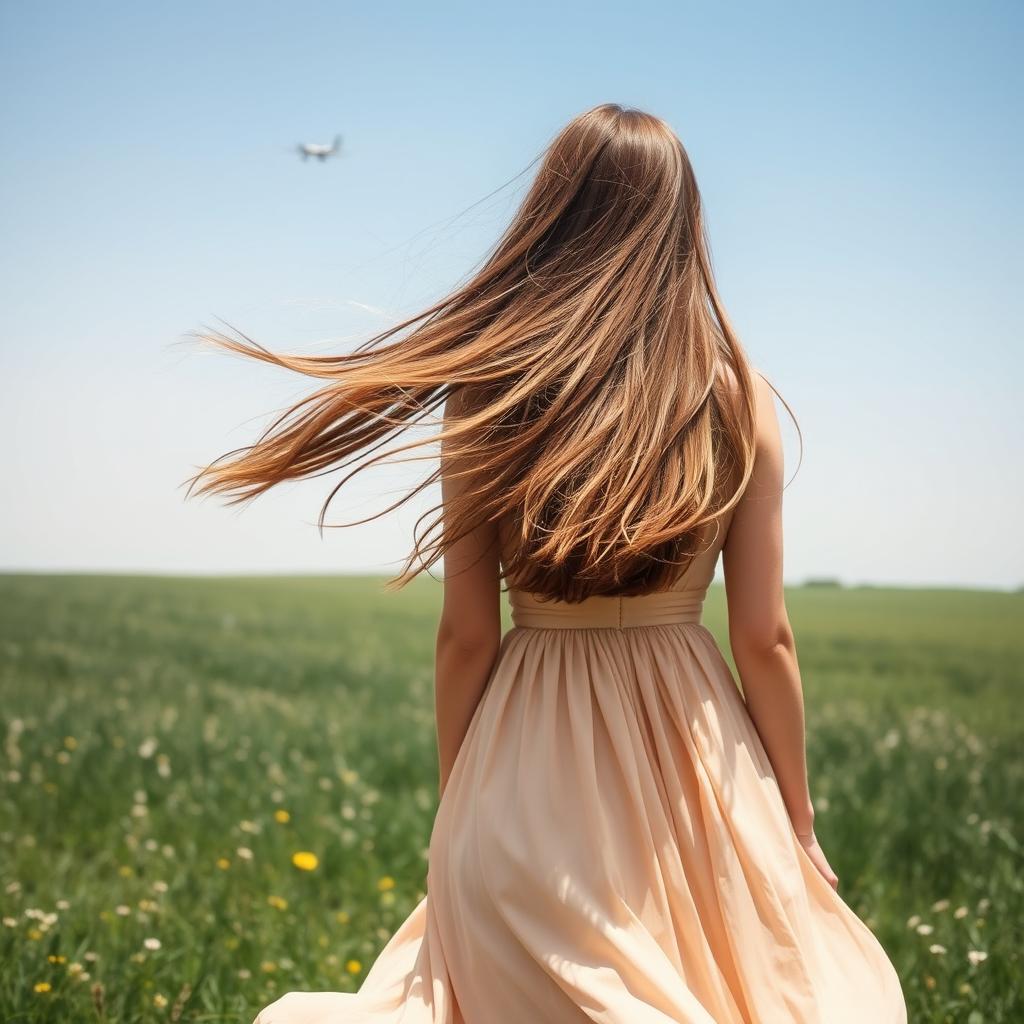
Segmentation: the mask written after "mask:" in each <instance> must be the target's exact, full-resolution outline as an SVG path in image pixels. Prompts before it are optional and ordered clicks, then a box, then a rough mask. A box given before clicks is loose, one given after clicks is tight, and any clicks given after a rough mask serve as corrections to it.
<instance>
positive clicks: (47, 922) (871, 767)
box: [0, 576, 1024, 1024]
mask: <svg viewBox="0 0 1024 1024" xmlns="http://www.w3.org/2000/svg"><path fill="white" fill-rule="evenodd" d="M439 599H440V588H439V585H438V584H437V583H435V582H434V581H432V580H429V579H422V578H421V579H419V580H417V581H415V582H414V583H413V584H412V585H411V586H410V587H408V588H407V589H406V590H404V591H402V592H400V593H398V594H387V593H385V592H384V591H383V590H382V587H381V580H380V579H375V578H299V579H291V578H254V579H209V580H199V579H168V578H137V577H89V576H64V577H56V576H8V577H0V616H2V620H0V655H2V659H0V680H2V685H0V694H2V704H0V728H2V731H3V736H2V740H3V747H2V750H0V906H2V913H3V918H4V924H3V926H2V927H0V960H2V969H0V1011H2V1017H3V1019H4V1020H6V1021H32V1022H35V1021H61V1022H65V1021H93V1020H103V1021H118V1022H136V1021H162V1020H171V1019H180V1020H204V1021H248V1020H251V1019H252V1016H253V1015H254V1014H255V1012H256V1010H258V1009H259V1008H260V1007H261V1006H263V1005H265V1004H266V1003H267V1002H268V1001H270V999H272V998H274V997H276V995H278V994H280V993H282V992H284V991H287V990H289V989H294V988H305V989H319V988H329V989H335V990H338V991H346V990H355V989H356V988H358V987H359V984H360V982H361V979H362V978H363V977H364V976H365V974H366V971H367V969H368V968H369V966H370V965H371V964H372V962H373V959H374V957H375V956H376V954H377V952H378V951H379V950H380V948H381V947H382V946H383V944H384V942H385V941H386V939H387V938H388V937H389V936H390V935H391V934H392V933H393V932H394V930H395V929H396V928H397V927H398V925H399V924H400V923H401V921H402V920H403V919H404V917H405V916H406V914H407V913H408V912H409V911H410V910H411V909H412V907H413V906H414V904H415V902H416V901H417V900H418V899H419V898H420V897H421V896H422V893H423V891H424V885H425V876H426V867H427V863H426V856H425V855H426V845H427V840H428V838H429V834H430V829H431V825H432V822H433V815H434V810H435V807H436V794H437V764H436V751H435V746H434V732H433V728H434V727H433V689H432V686H433V678H432V677H433V639H434V629H435V625H436V616H437V609H438V602H439ZM789 608H790V614H791V618H792V620H793V625H794V629H795V631H796V635H797V641H798V647H799V652H800V661H801V668H802V672H803V679H804V687H805V693H806V698H807V725H808V757H809V762H810V774H811V787H812V793H813V795H814V798H815V802H816V805H817V821H816V826H817V829H816V830H817V832H818V835H819V838H820V839H821V842H822V845H823V847H824V849H825V852H826V854H827V855H828V857H829V860H830V861H831V863H832V866H833V867H834V868H835V870H836V872H837V873H838V875H839V877H840V892H841V893H842V895H843V898H844V899H845V900H846V901H847V902H848V903H849V904H850V905H851V906H852V907H853V908H854V909H855V910H856V911H857V912H858V913H859V914H860V915H861V916H862V917H863V918H864V919H865V920H866V921H867V922H868V923H869V925H870V926H871V927H872V929H873V930H874V931H875V933H876V934H877V935H878V936H879V938H880V939H881V941H882V942H883V944H884V945H885V947H886V949H887V951H888V952H889V954H890V956H891V957H892V959H893V961H894V963H895V964H896V966H897V968H898V970H899V972H900V975H901V978H902V980H903V984H904V989H905V991H906V994H907V1001H908V1004H909V1008H910V1020H911V1021H913V1022H914V1024H930V1022H946V1021H951V1022H952V1021H955V1022H960V1021H965V1022H968V1024H983V1022H990V1021H999V1022H1011V1021H1019V1020H1021V1019H1024V997H1022V996H1021V994H1020V991H1019V990H1020V985H1019V978H1020V977H1021V970H1022V968H1021V962H1020V958H1019V952H1018V950H1019V948H1020V946H1021V939H1022V934H1021V932H1022V929H1021V922H1022V921H1024V897H1022V886H1024V870H1022V868H1024V865H1022V851H1021V841H1022V832H1021V811H1020V793H1021V782H1022V774H1024V771H1022V768H1024V757H1022V753H1021V751H1022V749H1024V744H1022V735H1021V733H1022V729H1021V716H1020V711H1019V708H1020V700H1021V682H1022V675H1024V670H1022V667H1021V666H1022V664H1024V660H1022V657H1024V629H1022V626H1024V614H1022V613H1024V595H1021V594H999V593H984V592H973V591H953V590H949V591H940V590H935V591H925V590H901V589H879V588H834V587H804V588H793V589H792V590H791V591H790V593H789ZM705 621H706V622H707V624H708V625H709V626H710V627H711V629H712V630H713V631H714V632H715V633H716V635H717V636H718V637H719V641H720V643H721V644H722V646H723V650H725V651H726V652H728V645H727V642H726V633H725V608H724V596H723V594H722V591H721V588H720V587H717V586H716V587H714V588H713V589H712V592H711V594H710V595H709V599H708V606H707V611H706V617H705ZM506 622H507V620H506ZM282 811H286V812H287V820H286V821H279V820H277V819H276V818H275V812H282ZM280 817H282V818H284V817H285V815H284V814H281V815H280ZM240 849H241V850H242V851H249V852H248V854H247V853H245V852H243V853H240V852H239V850H240ZM297 851H311V852H314V853H315V854H316V855H317V858H318V861H319V863H318V866H317V867H316V869H315V870H313V871H300V870H298V869H297V868H296V867H294V866H293V864H292V859H291V858H292V855H293V854H294V853H295V852H297ZM391 881H393V883H394V884H393V885H391V884H390V883H391ZM946 900H948V901H949V903H948V905H946V906H944V903H943V902H940V901H946ZM961 907H962V908H965V909H964V910H958V908H961ZM29 911H31V913H28V912H29ZM908 922H910V923H909V924H908ZM917 924H923V925H930V926H931V927H932V931H931V932H930V933H927V934H922V933H920V932H919V931H918V930H917V927H916V925H917ZM147 938H157V939H159V942H160V948H159V949H147V948H146V946H145V944H144V943H145V939H147ZM936 943H938V944H940V945H941V946H943V947H944V948H945V950H946V952H945V953H933V952H930V951H929V947H930V946H932V945H933V944H936ZM971 950H980V951H984V952H985V953H987V958H986V959H985V960H983V961H982V962H979V963H977V964H972V963H971V962H970V961H969V959H968V952H969V951H971ZM49 957H54V958H61V957H63V958H65V959H64V960H63V961H61V960H59V959H58V961H57V962H51V960H50V959H48V958H49ZM72 965H80V968H78V967H73V966H72ZM85 973H87V974H88V975H89V977H87V978H83V977H82V975H83V974H85ZM37 983H49V985H50V986H51V988H50V990H49V991H48V992H39V993H37V992H35V991H34V987H35V986H36V984H37ZM164 1001H166V1005H161V1004H162V1003H164Z"/></svg>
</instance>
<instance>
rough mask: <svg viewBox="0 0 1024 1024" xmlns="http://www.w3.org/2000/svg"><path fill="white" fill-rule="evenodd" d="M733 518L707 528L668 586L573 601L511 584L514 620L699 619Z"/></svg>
mask: <svg viewBox="0 0 1024 1024" xmlns="http://www.w3.org/2000/svg"><path fill="white" fill-rule="evenodd" d="M731 519H732V514H731V513H730V514H729V515H728V516H726V518H725V520H724V521H723V523H722V524H721V525H720V527H719V529H718V530H717V531H715V529H714V528H713V527H712V528H711V529H710V530H709V531H708V532H707V533H706V534H705V540H704V541H703V543H702V544H701V546H700V548H699V553H698V554H697V555H696V556H695V557H694V559H693V560H692V561H691V562H690V564H689V566H687V568H686V571H685V572H684V573H683V574H682V576H680V577H679V579H677V580H676V581H675V583H674V584H673V585H672V586H671V587H670V588H669V589H667V590H660V591H652V592H649V593H646V594H635V595H628V596H625V597H617V596H606V595H596V596H593V597H588V598H586V599H585V600H583V601H578V602H575V603H571V602H568V601H555V600H548V599H545V598H542V597H539V596H537V595H534V594H530V593H527V592H526V591H522V590H515V589H510V590H509V591H508V597H509V605H510V607H511V611H512V622H513V624H514V625H516V626H527V627H535V628H540V629H581V628H584V629H585V628H611V629H625V628H628V627H632V626H655V625H667V624H669V623H674V622H698V623H699V622H700V621H701V612H702V610H703V607H704V598H705V597H706V595H707V592H708V587H709V586H710V585H711V581H712V580H713V579H714V576H715V568H716V566H717V565H718V556H719V555H720V553H721V550H722V546H723V544H724V543H725V536H726V534H727V532H728V528H729V522H730V520H731ZM501 535H502V539H503V547H502V550H503V552H504V551H506V550H507V548H506V547H505V546H504V540H505V534H504V532H502V534H501ZM503 563H504V559H503Z"/></svg>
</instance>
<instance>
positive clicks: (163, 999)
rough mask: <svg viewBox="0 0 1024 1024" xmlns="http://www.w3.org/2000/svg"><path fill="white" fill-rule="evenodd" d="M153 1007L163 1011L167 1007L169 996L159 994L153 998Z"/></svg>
mask: <svg viewBox="0 0 1024 1024" xmlns="http://www.w3.org/2000/svg"><path fill="white" fill-rule="evenodd" d="M153 1005H154V1006H155V1007H157V1009H160V1010H162V1009H163V1008H164V1007H165V1006H166V1005H167V996H165V995H163V994H162V993H160V992H157V994H156V995H155V996H153Z"/></svg>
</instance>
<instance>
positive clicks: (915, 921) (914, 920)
mask: <svg viewBox="0 0 1024 1024" xmlns="http://www.w3.org/2000/svg"><path fill="white" fill-rule="evenodd" d="M920 923H921V917H920V915H918V914H914V916H913V917H908V918H907V927H908V928H916V927H917V926H918V925H919V924H920Z"/></svg>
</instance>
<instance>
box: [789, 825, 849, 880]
mask: <svg viewBox="0 0 1024 1024" xmlns="http://www.w3.org/2000/svg"><path fill="white" fill-rule="evenodd" d="M797 839H798V840H799V842H800V845H801V846H802V847H803V848H804V850H805V851H806V852H807V856H808V857H810V858H811V863H813V864H814V866H815V867H816V868H817V869H818V871H819V872H820V873H821V876H822V878H824V879H825V881H826V882H828V884H829V885H831V886H832V888H833V889H835V890H836V891H838V890H839V878H838V876H837V875H836V873H835V872H834V871H833V870H832V868H831V867H830V866H829V863H828V861H827V860H826V859H825V852H824V851H823V850H822V848H821V846H820V845H819V844H818V839H817V837H816V836H815V834H814V832H810V833H808V834H806V835H801V834H800V833H799V832H798V833H797Z"/></svg>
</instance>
